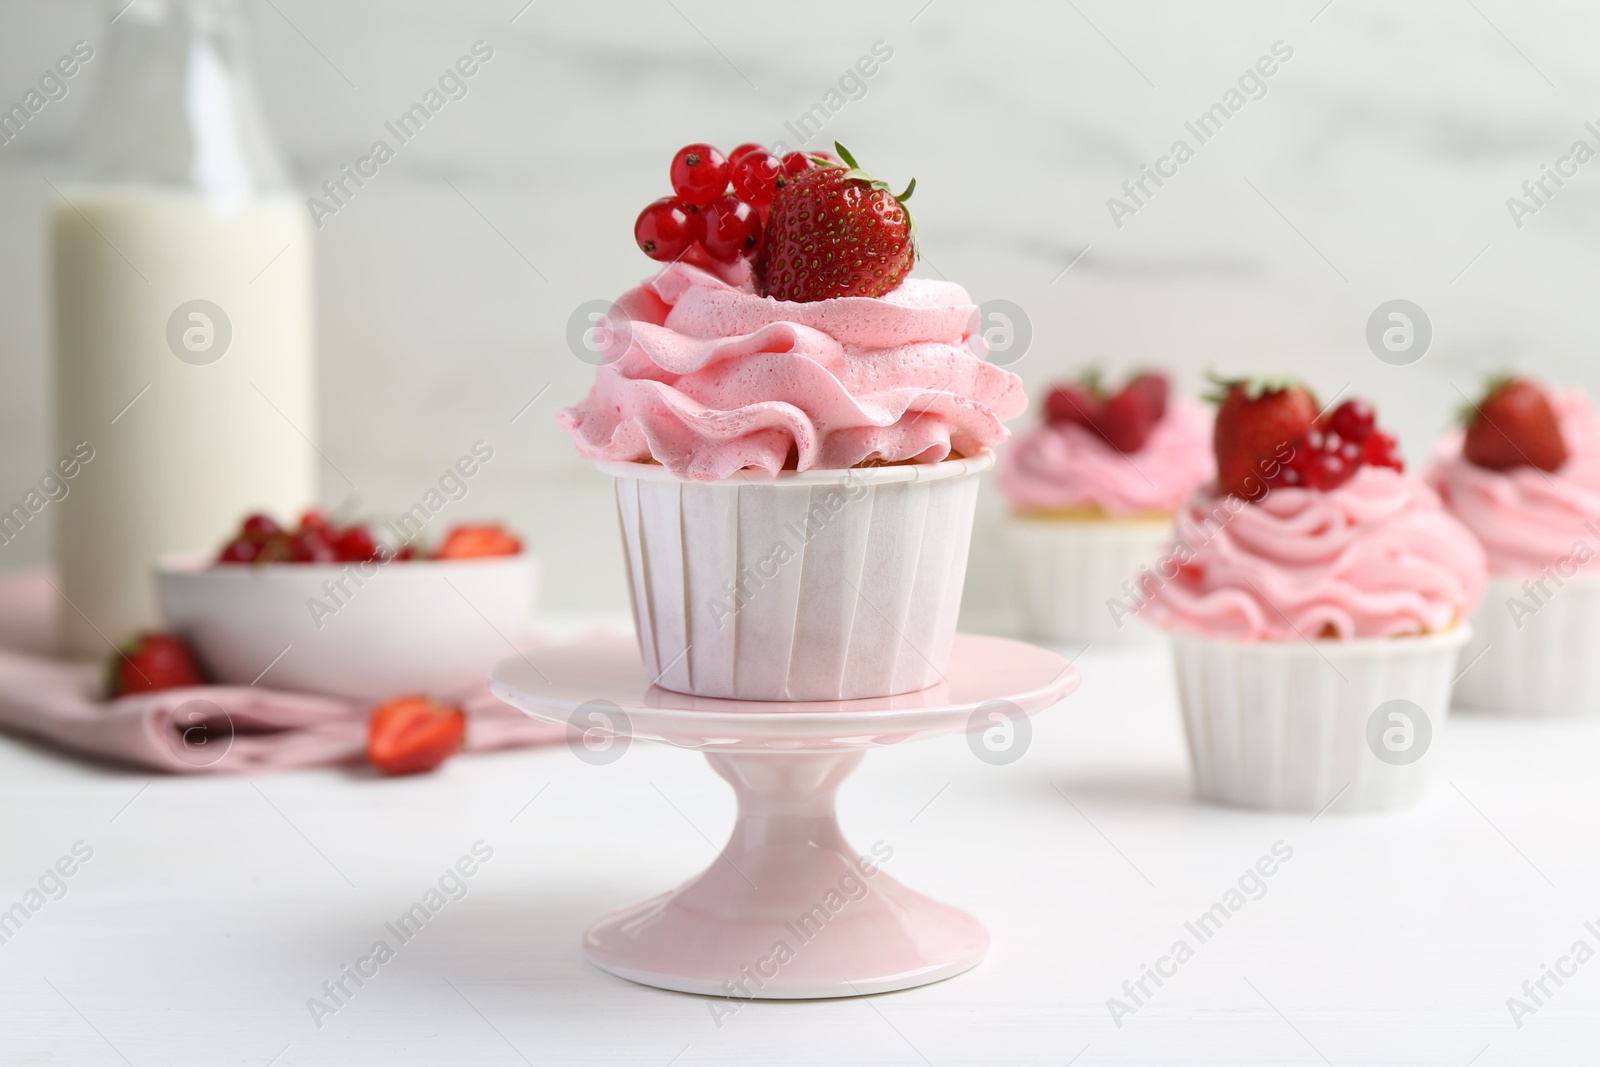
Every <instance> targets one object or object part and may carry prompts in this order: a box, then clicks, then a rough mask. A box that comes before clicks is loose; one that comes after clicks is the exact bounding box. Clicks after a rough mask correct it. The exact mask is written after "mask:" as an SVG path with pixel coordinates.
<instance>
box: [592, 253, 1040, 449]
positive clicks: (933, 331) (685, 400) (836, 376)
mask: <svg viewBox="0 0 1600 1067" xmlns="http://www.w3.org/2000/svg"><path fill="white" fill-rule="evenodd" d="M612 320H613V323H614V324H616V323H618V322H621V323H622V324H623V325H622V326H621V328H622V329H623V330H625V331H626V334H627V338H626V341H627V347H626V350H625V351H623V353H622V355H621V356H619V357H618V358H617V359H616V360H614V361H613V362H610V363H607V364H605V365H602V366H601V367H600V368H599V370H598V372H597V373H596V376H595V382H594V386H593V388H591V389H590V391H589V395H588V396H587V397H585V398H584V399H583V401H582V402H581V403H579V404H577V405H575V406H573V407H570V408H567V409H566V410H564V411H562V412H561V415H560V419H561V425H562V428H563V429H565V430H566V431H567V433H568V434H569V435H570V436H571V437H572V439H573V440H574V441H575V442H576V443H577V447H578V451H579V453H581V454H582V455H583V456H584V457H585V458H587V459H591V460H596V461H644V460H652V459H653V460H655V461H656V462H658V463H660V464H662V465H663V466H665V467H666V468H667V469H668V470H670V471H672V473H673V474H675V475H677V476H678V477H680V478H683V479H686V480H693V481H715V480H718V479H722V478H727V477H728V476H730V475H732V474H733V473H735V472H736V471H739V470H744V469H754V470H759V471H764V472H767V473H769V474H776V473H777V472H778V471H780V470H783V469H785V468H786V467H787V468H788V469H792V470H802V471H805V470H828V469H842V468H847V467H854V466H856V465H858V464H862V463H868V462H882V463H898V462H903V461H912V462H917V463H936V462H938V461H940V460H943V459H945V458H947V457H950V456H953V455H960V456H972V455H976V454H978V453H979V452H981V451H983V450H984V449H987V448H992V447H994V446H995V445H998V444H999V443H1000V442H1002V441H1004V440H1005V439H1006V438H1007V437H1008V436H1010V431H1008V430H1007V429H1006V428H1005V425H1004V422H1005V420H1006V419H1011V418H1015V417H1016V416H1018V415H1020V414H1022V412H1023V411H1024V410H1025V409H1026V408H1027V397H1026V395H1025V394H1024V393H1023V389H1022V380H1021V379H1020V378H1018V377H1017V376H1016V375H1014V374H1012V373H1011V372H1009V371H1006V370H1003V369H1002V368H1000V367H997V366H995V365H994V364H992V363H989V362H988V361H986V360H984V359H982V358H980V356H979V355H978V354H977V353H978V352H981V351H982V346H983V341H982V338H981V335H970V333H969V332H970V330H971V328H972V327H973V326H974V325H975V324H976V323H977V321H978V317H977V308H976V307H975V306H974V305H973V303H972V300H971V298H970V297H969V296H968V295H967V292H966V290H965V289H963V288H962V287H961V286H959V285H956V284H954V283H952V282H942V281H931V280H928V279H923V278H908V279H906V280H905V281H904V282H902V283H901V284H900V286H899V287H898V288H897V289H895V290H894V291H893V292H891V293H888V294H887V295H885V296H882V297H840V298H837V299H832V300H818V301H815V302H811V303H797V302H792V301H783V300H774V299H771V298H769V297H763V296H758V295H757V294H756V293H755V291H754V288H753V286H751V285H750V284H749V283H748V282H747V281H745V282H742V283H741V282H740V281H739V280H738V279H735V280H733V281H724V280H723V279H721V278H718V277H716V276H714V275H712V274H710V273H707V272H706V271H704V270H701V269H700V268H698V267H694V266H690V265H688V264H684V263H676V264H672V265H670V266H668V267H667V268H666V269H665V270H663V271H662V272H661V273H660V274H658V275H657V276H656V277H654V278H652V279H650V280H648V281H646V282H644V283H643V284H642V285H640V286H638V287H637V288H635V289H631V290H629V291H628V292H627V293H625V294H624V295H623V296H622V298H621V299H619V300H618V301H617V303H616V306H615V308H614V309H613V311H612ZM618 347H620V345H619V346H618Z"/></svg>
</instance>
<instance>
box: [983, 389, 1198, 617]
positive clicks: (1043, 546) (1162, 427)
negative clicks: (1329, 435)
mask: <svg viewBox="0 0 1600 1067" xmlns="http://www.w3.org/2000/svg"><path fill="white" fill-rule="evenodd" d="M1168 392H1169V386H1168V382H1167V378H1166V376H1165V375H1163V374H1155V373H1148V372H1147V373H1142V374H1136V375H1134V376H1133V377H1132V378H1131V379H1130V380H1129V381H1128V382H1127V383H1126V384H1124V385H1123V386H1122V388H1121V389H1120V390H1118V391H1117V392H1115V393H1109V394H1108V393H1107V392H1106V391H1104V390H1103V389H1102V388H1101V387H1100V383H1099V380H1098V378H1097V376H1095V375H1093V374H1090V375H1086V376H1084V377H1082V378H1080V379H1079V380H1077V381H1075V382H1070V383H1065V384H1061V385H1057V386H1055V387H1054V388H1052V389H1051V390H1050V393H1049V395H1048V397H1047V398H1046V400H1045V408H1044V420H1043V421H1042V422H1041V423H1040V424H1039V425H1038V426H1036V427H1035V428H1034V429H1033V430H1032V431H1030V432H1029V433H1027V434H1024V435H1022V436H1021V437H1019V438H1018V439H1017V440H1016V441H1015V442H1013V443H1012V444H1010V445H1007V446H1006V448H1005V449H1004V451H1003V452H1002V454H1001V456H1000V469H999V474H998V477H999V480H1000V491H1001V492H1002V493H1004V494H1005V497H1006V500H1007V502H1008V503H1009V504H1010V507H1011V517H1010V519H1009V520H1008V521H1007V523H1006V539H1007V542H1008V544H1009V546H1010V549H1011V559H1012V565H1013V566H1012V571H1013V574H1014V575H1015V579H1016V590H1017V598H1018V601H1019V603H1020V605H1021V608H1022V618H1023V624H1024V627H1025V629H1026V630H1027V632H1028V633H1029V634H1031V635H1033V636H1035V637H1038V638H1042V639H1044V640H1048V641H1062V642H1089V643H1093V642H1104V641H1117V640H1126V639H1130V638H1139V637H1148V636H1150V635H1152V634H1154V633H1155V631H1154V630H1152V629H1150V628H1149V627H1148V626H1146V625H1144V624H1143V623H1142V622H1141V621H1140V620H1139V619H1138V618H1136V617H1135V616H1134V615H1133V613H1132V610H1131V608H1130V607H1129V593H1130V591H1131V588H1132V586H1131V581H1132V579H1133V578H1134V576H1135V574H1136V572H1137V570H1138V568H1139V567H1140V566H1141V565H1146V564H1150V563H1153V562H1154V561H1155V560H1156V559H1157V558H1158V557H1159V556H1160V555H1161V551H1162V549H1163V548H1165V547H1166V545H1167V542H1168V541H1169V540H1170V539H1171V536H1172V520H1173V516H1174V515H1175V514H1176V512H1177V511H1178V509H1179V508H1180V507H1182V506H1183V505H1184V504H1185V503H1186V502H1187V501H1188V499H1189V497H1190V496H1191V495H1192V494H1193V493H1194V491H1195V490H1196V489H1197V488H1198V487H1199V486H1201V485H1202V484H1204V483H1205V482H1208V481H1210V480H1211V478H1212V476H1213V474H1214V473H1215V468H1214V467H1213V465H1212V461H1211V448H1210V437H1211V416H1210V413H1209V412H1207V411H1206V410H1205V409H1204V408H1203V407H1201V406H1200V405H1199V404H1197V403H1194V402H1193V401H1189V400H1177V401H1175V402H1169V401H1168Z"/></svg>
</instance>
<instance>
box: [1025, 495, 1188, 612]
mask: <svg viewBox="0 0 1600 1067" xmlns="http://www.w3.org/2000/svg"><path fill="white" fill-rule="evenodd" d="M1005 532H1006V541H1007V545H1008V547H1009V548H1010V555H1011V567H1012V571H1013V574H1014V577H1015V585H1016V591H1017V600H1018V603H1019V605H1020V607H1021V609H1022V621H1023V626H1024V629H1025V631H1026V632H1027V634H1028V635H1030V636H1032V637H1035V638H1038V639H1041V640H1045V641H1052V642H1059V643H1068V644H1085V643H1092V644H1107V643H1113V642H1139V641H1152V640H1158V639H1159V638H1160V631H1159V630H1157V629H1156V628H1155V627H1153V626H1151V625H1149V624H1148V623H1146V622H1144V621H1143V620H1142V619H1140V618H1139V617H1138V616H1137V615H1131V614H1129V612H1131V611H1132V610H1133V609H1134V608H1136V607H1137V606H1138V601H1137V600H1135V599H1133V598H1132V597H1130V596H1129V594H1128V591H1127V589H1125V588H1124V584H1123V583H1125V582H1128V581H1130V580H1131V579H1133V578H1134V577H1135V576H1136V575H1137V573H1138V571H1139V567H1140V566H1141V565H1146V566H1150V567H1151V568H1154V567H1155V565H1156V563H1157V562H1158V561H1159V560H1160V559H1161V557H1162V555H1163V553H1165V552H1166V549H1167V546H1168V545H1169V544H1170V543H1171V541H1172V523H1171V522H1170V521H1169V522H1160V521H1156V520H1145V521H1127V520H1119V519H1052V518H1037V519H1036V518H1023V517H1013V518H1011V519H1009V520H1007V522H1006V530H1005ZM1112 601H1117V602H1118V603H1120V604H1121V605H1122V609H1123V610H1121V611H1119V612H1117V613H1116V614H1113V612H1112Z"/></svg>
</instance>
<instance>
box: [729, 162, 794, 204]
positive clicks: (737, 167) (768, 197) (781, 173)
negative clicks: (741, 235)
mask: <svg viewBox="0 0 1600 1067" xmlns="http://www.w3.org/2000/svg"><path fill="white" fill-rule="evenodd" d="M788 176H789V175H788V173H787V172H786V171H785V170H784V169H783V160H781V159H779V158H778V157H777V156H775V155H773V154H772V153H771V152H751V153H750V154H749V155H746V156H741V157H740V159H739V162H737V163H735V164H734V165H733V195H734V196H737V197H738V198H739V199H740V200H743V201H744V202H745V203H747V204H753V205H754V206H756V207H766V206H767V205H768V204H770V203H772V195H773V194H774V193H776V192H777V191H778V190H779V189H781V188H782V187H783V183H784V180H785V179H786V178H787V177H788Z"/></svg>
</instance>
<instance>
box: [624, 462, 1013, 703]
mask: <svg viewBox="0 0 1600 1067" xmlns="http://www.w3.org/2000/svg"><path fill="white" fill-rule="evenodd" d="M993 463H994V458H993V456H992V455H990V454H984V455H982V456H978V457H974V458H972V459H965V460H953V461H946V462H944V463H938V464H926V465H901V466H894V467H872V468H854V469H850V470H842V471H808V472H805V473H800V474H795V473H788V474H784V475H780V476H779V477H778V478H777V479H774V480H770V481H768V480H762V479H758V478H754V477H752V478H749V479H748V480H746V479H742V478H733V479H727V480H724V481H720V482H685V481H680V480H678V479H676V478H673V477H672V476H671V475H670V474H668V473H667V472H666V471H664V470H663V469H661V468H655V467H648V466H641V465H637V464H603V465H602V467H601V469H602V470H604V471H606V472H607V473H609V474H612V475H614V476H615V477H616V492H617V513H618V516H619V519H620V521H621V525H622V539H623V544H624V546H625V549H626V553H627V559H628V584H629V589H630V591H631V593H632V597H633V614H634V622H635V625H636V628H637V631H638V636H639V649H640V652H641V653H642V654H643V657H644V664H645V669H646V671H647V672H648V673H649V675H650V676H651V678H653V679H656V684H658V685H661V686H663V687H665V688H667V689H672V690H675V691H677V692H680V693H691V694H694V695H696V696H710V697H735V698H738V699H742V700H855V699H861V698H868V697H883V696H892V695H894V694H896V693H907V692H912V691H914V690H918V689H925V688H927V687H928V686H930V685H933V684H935V683H937V682H939V681H942V680H943V672H944V670H945V669H946V667H947V665H948V662H949V656H950V645H951V642H952V641H953V640H954V638H955V630H956V615H957V612H958V611H959V609H960V606H961V587H962V584H963V582H964V580H965V577H966V569H967V549H968V547H969V544H970V542H971V539H972V518H973V511H974V508H975V506H976V502H977V491H978V475H979V474H980V473H981V472H982V471H984V470H987V469H988V468H989V467H990V466H992V465H993Z"/></svg>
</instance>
